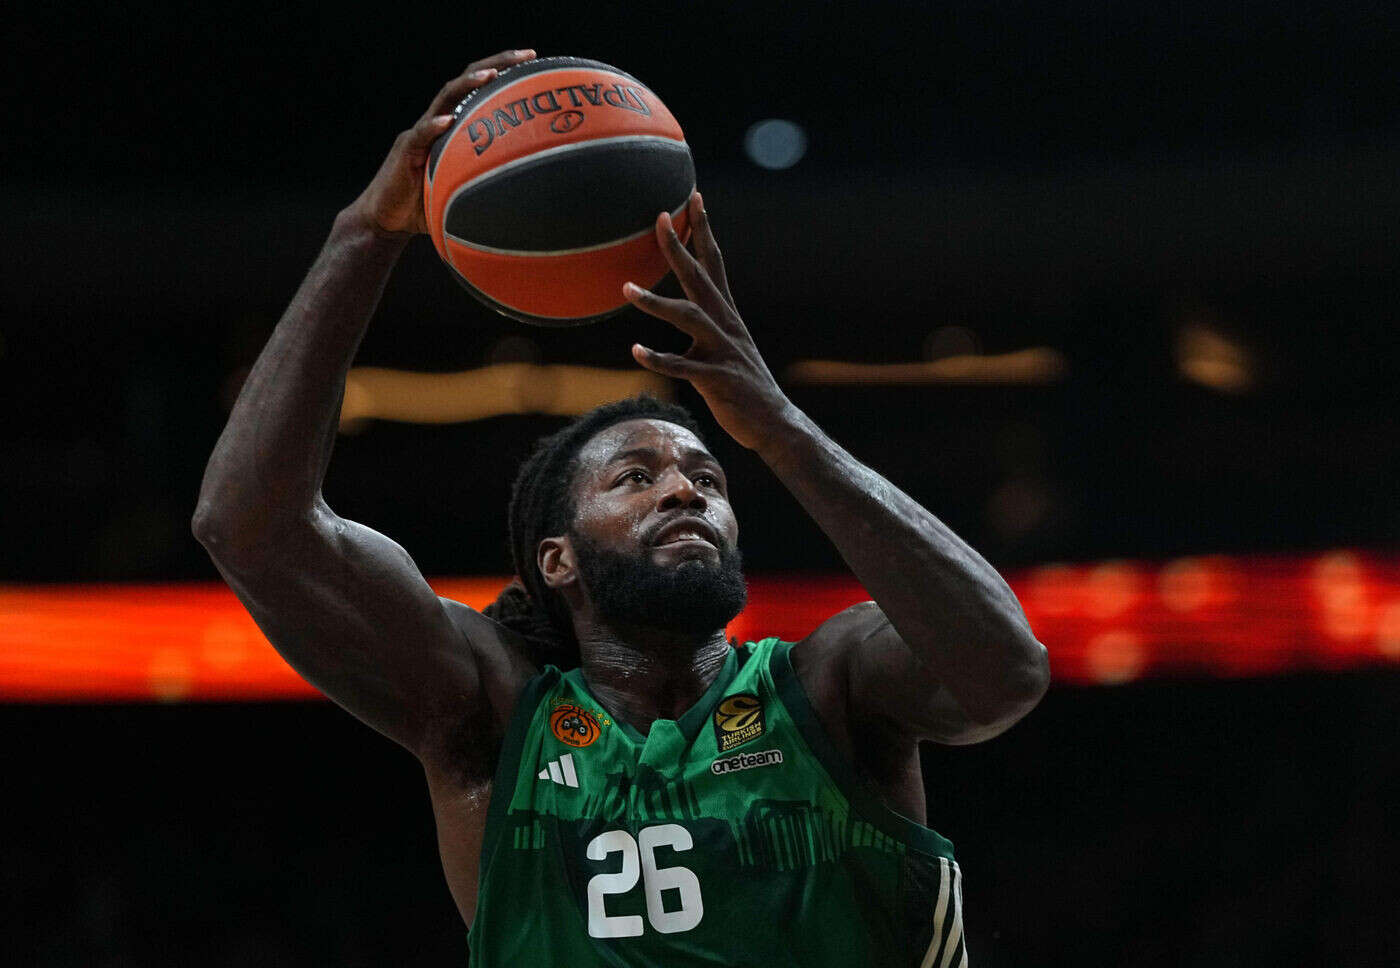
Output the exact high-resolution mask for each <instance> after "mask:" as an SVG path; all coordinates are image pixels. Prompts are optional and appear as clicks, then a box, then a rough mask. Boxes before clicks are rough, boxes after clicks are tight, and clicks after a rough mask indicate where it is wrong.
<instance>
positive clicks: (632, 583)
mask: <svg viewBox="0 0 1400 968" xmlns="http://www.w3.org/2000/svg"><path fill="white" fill-rule="evenodd" d="M569 540H570V542H571V543H572V545H573V548H574V552H575V553H576V554H577V555H578V566H579V571H580V572H581V573H582V575H583V581H584V584H585V585H586V586H587V588H588V595H589V599H590V600H591V602H592V604H593V611H594V614H595V615H596V616H597V617H598V619H600V620H601V621H603V622H605V623H607V624H609V625H622V626H629V625H630V626H639V627H642V628H650V629H660V630H663V631H667V632H678V633H681V634H685V635H707V634H709V633H711V632H714V631H716V630H722V629H723V628H724V627H725V626H726V625H728V624H729V622H730V620H731V619H732V618H734V616H736V615H738V614H739V613H740V612H742V611H743V610H744V605H745V603H746V602H747V601H748V588H747V586H746V585H745V584H744V557H743V555H742V554H741V553H740V552H739V549H738V548H732V547H729V546H727V545H721V546H720V548H719V563H718V564H717V565H716V564H711V563H710V562H709V561H708V560H705V559H700V558H688V559H686V560H684V561H681V562H679V563H678V564H675V565H667V566H663V565H658V564H656V563H655V562H654V561H652V560H651V558H650V556H649V554H648V553H643V554H640V555H627V554H623V553H622V552H619V551H612V550H610V549H607V548H602V547H600V546H599V545H597V544H596V543H594V542H593V541H590V540H589V539H588V538H585V537H584V536H583V535H580V534H575V533H573V532H572V531H571V532H570V533H569Z"/></svg>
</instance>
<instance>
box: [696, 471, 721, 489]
mask: <svg viewBox="0 0 1400 968" xmlns="http://www.w3.org/2000/svg"><path fill="white" fill-rule="evenodd" d="M695 483H696V484H699V485H700V486H701V487H714V488H718V487H719V480H718V479H717V478H716V477H715V476H714V475H713V474H696V475H695Z"/></svg>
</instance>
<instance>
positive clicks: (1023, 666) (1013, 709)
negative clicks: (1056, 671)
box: [959, 634, 1050, 732]
mask: <svg viewBox="0 0 1400 968" xmlns="http://www.w3.org/2000/svg"><path fill="white" fill-rule="evenodd" d="M1049 688H1050V656H1049V653H1048V652H1047V651H1046V648H1045V646H1044V645H1042V644H1041V643H1040V642H1039V641H1037V640H1036V639H1035V638H1034V637H1033V636H1030V635H1029V634H1027V636H1026V641H1024V642H1020V643H1018V647H1017V649H1016V657H1015V658H1014V659H1013V660H1011V661H1010V662H1007V663H1006V664H1004V665H1003V666H1002V667H1001V668H1000V669H999V670H998V671H997V674H996V675H995V677H994V678H992V679H991V680H990V681H987V682H985V683H983V684H982V688H981V689H976V690H969V692H970V693H971V695H967V696H965V697H960V698H959V705H961V706H962V707H963V711H964V712H965V713H966V714H967V717H968V719H969V720H971V721H972V722H974V723H976V724H977V725H978V726H980V727H986V728H991V729H995V730H996V731H997V732H1000V731H1001V730H1004V729H1008V728H1010V727H1011V726H1012V725H1013V724H1015V723H1016V722H1017V721H1018V720H1019V719H1021V718H1022V717H1023V716H1025V715H1026V714H1027V713H1029V712H1030V711H1031V710H1032V709H1034V708H1035V707H1036V706H1037V705H1039V703H1040V700H1041V699H1042V698H1043V697H1044V696H1045V693H1046V691H1047V690H1048V689H1049Z"/></svg>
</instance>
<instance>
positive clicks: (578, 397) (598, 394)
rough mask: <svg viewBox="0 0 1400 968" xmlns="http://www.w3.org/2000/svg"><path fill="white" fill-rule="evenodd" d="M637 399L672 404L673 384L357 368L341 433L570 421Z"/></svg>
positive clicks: (553, 370) (510, 372)
mask: <svg viewBox="0 0 1400 968" xmlns="http://www.w3.org/2000/svg"><path fill="white" fill-rule="evenodd" d="M510 349H511V350H515V349H518V348H517V347H511V348H510ZM638 393H650V394H651V395H652V396H654V397H656V398H658V399H662V400H669V399H671V397H672V388H671V381H670V380H668V379H666V378H665V377H663V376H659V375H657V374H655V373H652V372H650V371H648V370H643V369H641V368H640V367H638V368H636V369H629V370H608V369H602V368H599V367H591V366H540V365H537V364H534V363H495V364H492V365H491V366H485V367H481V368H480V369H475V370H464V371H462V372H459V373H412V372H409V371H406V370H388V369H381V368H378V367H357V368H355V369H353V370H351V371H350V372H349V374H347V375H346V377H345V400H344V402H343V403H342V404H341V408H340V429H341V431H342V432H343V433H353V432H355V431H356V430H357V429H358V428H359V427H361V426H362V425H363V423H364V421H366V420H395V421H399V422H402V423H421V424H445V423H462V422H465V421H469V420H484V419H486V418H487V417H497V416H500V415H502V414H509V413H542V414H550V415H553V416H572V415H574V414H580V413H585V412H586V411H588V410H591V409H593V408H594V407H596V406H598V405H599V404H601V403H609V402H611V401H613V400H621V399H622V398H624V397H632V396H636V395H637V394H638Z"/></svg>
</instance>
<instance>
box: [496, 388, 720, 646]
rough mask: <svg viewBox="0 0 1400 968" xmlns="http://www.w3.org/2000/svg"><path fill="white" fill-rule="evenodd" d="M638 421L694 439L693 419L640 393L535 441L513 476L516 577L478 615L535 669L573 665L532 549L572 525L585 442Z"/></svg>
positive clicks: (556, 599) (556, 605)
mask: <svg viewBox="0 0 1400 968" xmlns="http://www.w3.org/2000/svg"><path fill="white" fill-rule="evenodd" d="M645 419H654V420H664V421H666V422H667V423H673V424H677V425H678V426H681V427H684V428H685V429H686V430H689V431H690V432H691V433H693V434H695V436H696V437H700V428H699V426H698V425H697V424H696V422H695V418H694V417H692V416H691V415H690V411H688V410H686V409H685V408H684V407H682V406H679V405H677V404H674V403H664V402H662V401H660V400H657V399H655V398H654V397H650V396H646V395H642V396H637V397H631V398H628V399H625V400H617V401H615V402H613V403H605V404H603V405H602V406H599V407H594V408H593V409H592V410H590V411H588V412H587V413H585V414H583V415H581V416H579V417H576V418H575V419H574V420H572V421H570V422H569V423H568V424H566V425H565V426H564V427H562V428H560V429H559V430H557V431H555V432H554V433H552V434H550V435H549V436H547V437H541V438H540V439H539V441H537V442H536V444H535V449H534V451H533V452H532V453H531V454H530V456H529V457H528V458H526V460H525V462H524V463H523V464H521V465H520V471H519V473H517V474H516V477H515V484H514V485H513V486H512V487H511V492H510V513H509V515H508V518H507V521H508V528H509V538H510V556H511V561H512V563H513V564H514V565H515V578H514V579H513V580H512V581H511V583H510V584H509V585H507V586H506V587H505V589H504V590H503V591H502V592H501V594H500V595H499V596H498V597H497V598H496V600H495V601H494V602H492V603H491V604H490V605H488V606H486V608H485V609H483V610H482V613H483V614H484V615H486V616H487V617H488V618H491V619H494V620H495V621H497V622H499V623H501V624H502V625H504V626H505V627H506V628H508V629H511V630H512V631H514V632H516V633H518V634H519V635H521V636H523V637H524V638H525V639H526V640H527V641H528V642H529V644H530V647H531V650H532V651H533V652H534V655H535V659H536V661H537V662H538V663H539V664H540V665H541V666H542V665H544V664H546V663H549V664H551V665H556V666H558V667H559V668H561V669H572V668H574V667H575V666H577V665H578V664H579V647H578V640H577V638H575V636H574V624H573V619H572V618H571V616H570V614H569V607H568V605H567V604H566V603H565V601H564V598H563V596H562V595H561V594H560V593H559V592H557V591H554V590H553V589H551V588H549V587H548V586H547V585H546V584H545V583H544V577H543V576H542V575H541V574H540V570H539V567H538V566H537V564H536V561H535V553H536V549H538V548H539V544H540V541H542V540H543V539H544V538H547V537H550V536H552V535H561V534H565V533H566V532H567V531H568V530H569V526H570V525H571V524H572V523H573V519H574V510H575V507H574V499H573V482H574V474H575V472H576V471H577V468H578V455H579V451H581V450H582V449H583V446H584V444H586V443H588V441H590V440H592V439H593V438H594V437H595V436H596V435H597V434H598V433H599V432H601V431H603V430H605V429H607V428H608V427H611V426H612V425H613V424H617V423H622V422H623V421H625V420H645Z"/></svg>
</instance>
